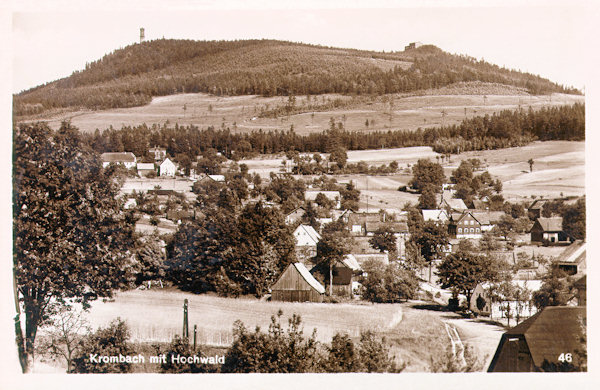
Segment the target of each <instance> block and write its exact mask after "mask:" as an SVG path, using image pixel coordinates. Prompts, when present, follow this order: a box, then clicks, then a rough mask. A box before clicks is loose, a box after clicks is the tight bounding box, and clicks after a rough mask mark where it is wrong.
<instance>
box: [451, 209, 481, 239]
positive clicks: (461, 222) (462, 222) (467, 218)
mask: <svg viewBox="0 0 600 390" xmlns="http://www.w3.org/2000/svg"><path fill="white" fill-rule="evenodd" d="M448 234H449V235H450V237H452V238H458V239H464V238H481V237H482V236H483V232H482V230H481V223H480V222H479V221H478V220H477V218H475V217H474V216H473V213H472V212H470V211H467V212H464V213H453V214H451V215H450V221H449V223H448Z"/></svg>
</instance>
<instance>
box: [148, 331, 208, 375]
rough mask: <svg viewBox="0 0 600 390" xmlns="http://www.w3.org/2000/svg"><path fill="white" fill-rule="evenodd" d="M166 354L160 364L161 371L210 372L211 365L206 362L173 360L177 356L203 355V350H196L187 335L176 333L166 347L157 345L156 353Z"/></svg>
mask: <svg viewBox="0 0 600 390" xmlns="http://www.w3.org/2000/svg"><path fill="white" fill-rule="evenodd" d="M160 354H165V355H166V357H167V358H166V360H165V361H163V362H161V364H160V372H164V373H198V372H210V371H216V370H210V366H209V365H207V364H205V363H195V362H191V363H188V362H182V361H181V360H173V358H172V357H176V356H178V355H179V356H185V357H188V356H194V355H197V356H198V357H201V356H203V354H202V352H201V351H195V350H194V348H193V347H192V346H191V345H190V340H189V339H188V338H187V337H180V336H179V335H177V334H176V335H175V336H174V337H173V340H171V343H170V344H169V345H168V346H167V347H166V348H164V349H163V348H160V347H158V346H157V347H156V355H160Z"/></svg>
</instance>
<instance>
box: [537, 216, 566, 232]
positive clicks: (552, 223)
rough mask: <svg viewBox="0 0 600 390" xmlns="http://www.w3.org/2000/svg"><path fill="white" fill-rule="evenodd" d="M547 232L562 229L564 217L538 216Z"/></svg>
mask: <svg viewBox="0 0 600 390" xmlns="http://www.w3.org/2000/svg"><path fill="white" fill-rule="evenodd" d="M537 220H538V222H539V223H540V225H541V226H542V229H544V231H545V232H560V231H562V222H563V220H562V217H552V218H538V219H537Z"/></svg>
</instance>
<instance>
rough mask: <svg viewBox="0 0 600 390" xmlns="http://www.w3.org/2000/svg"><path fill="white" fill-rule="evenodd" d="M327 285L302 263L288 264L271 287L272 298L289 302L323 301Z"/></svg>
mask: <svg viewBox="0 0 600 390" xmlns="http://www.w3.org/2000/svg"><path fill="white" fill-rule="evenodd" d="M324 293H325V287H323V285H322V284H321V283H319V282H318V281H317V280H316V279H315V278H314V277H313V276H312V275H311V274H310V272H308V269H306V267H305V266H304V264H302V263H293V264H290V265H288V266H287V268H286V269H285V270H284V271H283V273H282V274H281V276H279V279H277V281H276V282H275V284H274V285H273V286H272V287H271V299H272V300H274V301H287V302H323V294H324Z"/></svg>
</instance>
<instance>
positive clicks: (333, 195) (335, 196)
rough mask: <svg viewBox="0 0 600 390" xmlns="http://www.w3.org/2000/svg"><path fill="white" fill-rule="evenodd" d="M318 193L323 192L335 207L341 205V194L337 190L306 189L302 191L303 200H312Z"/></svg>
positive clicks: (337, 207)
mask: <svg viewBox="0 0 600 390" xmlns="http://www.w3.org/2000/svg"><path fill="white" fill-rule="evenodd" d="M319 194H323V195H324V196H325V197H326V198H327V199H329V200H331V201H332V202H334V208H335V209H339V208H341V207H342V196H341V195H340V192H339V191H321V190H308V191H306V192H305V193H304V200H307V201H310V202H314V201H315V200H316V199H317V196H318V195H319Z"/></svg>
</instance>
